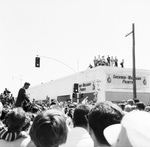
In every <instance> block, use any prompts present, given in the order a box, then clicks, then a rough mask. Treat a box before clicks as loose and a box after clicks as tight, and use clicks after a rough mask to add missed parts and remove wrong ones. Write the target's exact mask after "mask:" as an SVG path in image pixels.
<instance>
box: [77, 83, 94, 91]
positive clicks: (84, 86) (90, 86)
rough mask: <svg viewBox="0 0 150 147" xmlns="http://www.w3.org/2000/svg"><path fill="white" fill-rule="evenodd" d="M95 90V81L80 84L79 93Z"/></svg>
mask: <svg viewBox="0 0 150 147" xmlns="http://www.w3.org/2000/svg"><path fill="white" fill-rule="evenodd" d="M95 88H96V87H95V82H94V81H91V82H85V83H81V84H79V92H87V91H88V92H89V91H94V90H95Z"/></svg>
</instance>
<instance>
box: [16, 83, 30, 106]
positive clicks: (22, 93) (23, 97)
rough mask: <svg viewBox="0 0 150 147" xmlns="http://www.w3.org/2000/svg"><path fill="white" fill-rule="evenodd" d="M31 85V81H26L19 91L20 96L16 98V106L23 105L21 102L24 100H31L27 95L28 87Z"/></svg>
mask: <svg viewBox="0 0 150 147" xmlns="http://www.w3.org/2000/svg"><path fill="white" fill-rule="evenodd" d="M29 86H30V83H28V82H25V83H24V86H23V87H22V88H20V90H19V92H18V97H17V99H16V103H15V106H16V107H21V104H22V102H23V101H25V100H26V101H27V102H30V100H29V97H28V96H27V95H26V89H28V88H29Z"/></svg>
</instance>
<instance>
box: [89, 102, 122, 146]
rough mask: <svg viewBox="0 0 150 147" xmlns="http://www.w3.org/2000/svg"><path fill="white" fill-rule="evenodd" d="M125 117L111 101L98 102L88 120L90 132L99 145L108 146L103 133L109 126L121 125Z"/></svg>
mask: <svg viewBox="0 0 150 147" xmlns="http://www.w3.org/2000/svg"><path fill="white" fill-rule="evenodd" d="M123 115H124V114H123V111H122V109H121V108H120V107H119V106H118V105H117V104H114V103H112V102H110V101H104V102H98V103H97V104H96V105H95V106H93V108H91V110H90V112H89V114H88V118H87V119H88V123H89V127H90V130H91V129H92V132H93V133H94V135H95V137H96V139H97V141H98V142H99V143H101V144H105V145H108V142H107V141H106V139H105V137H104V135H103V131H104V129H105V128H106V127H108V126H109V125H112V124H118V123H120V122H121V120H122V117H123Z"/></svg>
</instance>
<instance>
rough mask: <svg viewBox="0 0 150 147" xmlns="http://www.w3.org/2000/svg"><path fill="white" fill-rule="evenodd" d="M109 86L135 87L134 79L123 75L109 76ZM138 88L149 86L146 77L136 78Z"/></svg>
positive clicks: (107, 78) (107, 77)
mask: <svg viewBox="0 0 150 147" xmlns="http://www.w3.org/2000/svg"><path fill="white" fill-rule="evenodd" d="M106 80H107V81H106V82H107V84H118V85H133V77H132V76H131V75H122V74H107V76H106ZM136 84H137V86H147V84H148V83H147V77H146V76H136Z"/></svg>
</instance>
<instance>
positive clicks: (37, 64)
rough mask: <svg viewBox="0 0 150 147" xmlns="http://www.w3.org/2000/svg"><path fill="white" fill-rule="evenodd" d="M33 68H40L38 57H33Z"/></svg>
mask: <svg viewBox="0 0 150 147" xmlns="http://www.w3.org/2000/svg"><path fill="white" fill-rule="evenodd" d="M35 67H40V57H35Z"/></svg>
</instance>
